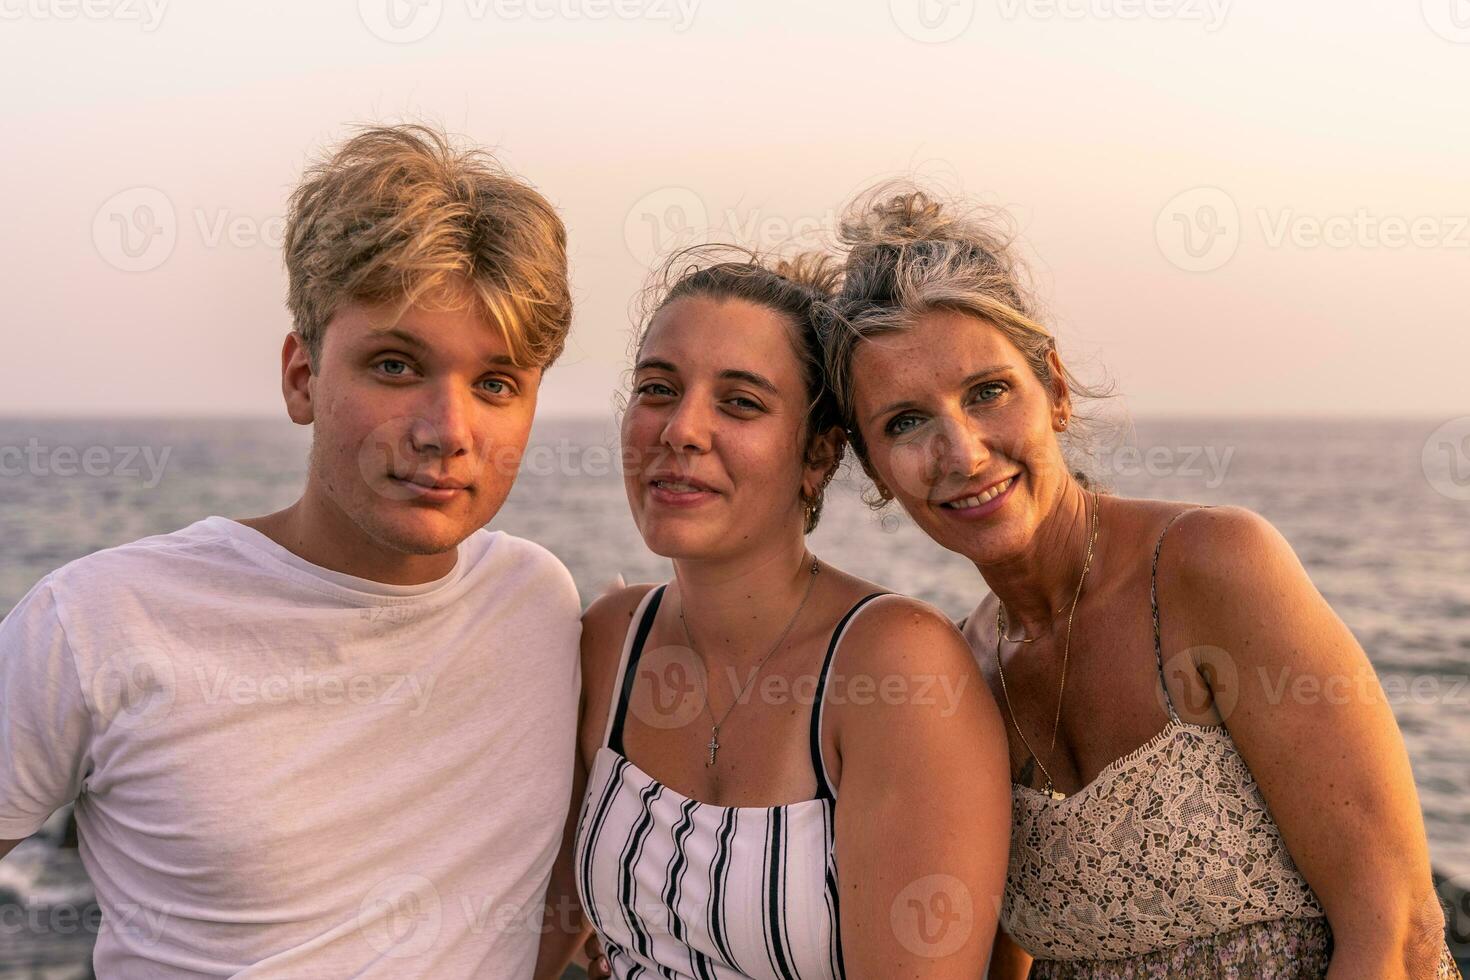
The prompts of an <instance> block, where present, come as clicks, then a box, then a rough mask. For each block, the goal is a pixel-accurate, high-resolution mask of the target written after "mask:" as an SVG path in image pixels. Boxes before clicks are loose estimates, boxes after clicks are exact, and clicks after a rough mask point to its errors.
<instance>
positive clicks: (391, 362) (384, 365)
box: [378, 358, 408, 378]
mask: <svg viewBox="0 0 1470 980" xmlns="http://www.w3.org/2000/svg"><path fill="white" fill-rule="evenodd" d="M378 369H379V370H380V371H382V372H383V373H384V374H386V375H388V376H389V377H392V378H401V377H403V376H404V375H405V374H407V373H408V362H407V361H400V360H398V359H397V358H388V359H387V360H382V361H379V362H378Z"/></svg>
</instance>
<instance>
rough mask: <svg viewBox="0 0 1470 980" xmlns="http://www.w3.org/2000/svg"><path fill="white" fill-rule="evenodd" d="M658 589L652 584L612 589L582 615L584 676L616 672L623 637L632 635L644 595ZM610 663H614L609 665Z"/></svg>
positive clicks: (596, 600)
mask: <svg viewBox="0 0 1470 980" xmlns="http://www.w3.org/2000/svg"><path fill="white" fill-rule="evenodd" d="M656 588H658V586H657V585H655V584H652V583H647V582H645V583H640V584H638V585H628V586H624V587H623V588H620V589H610V590H609V591H607V592H604V593H603V594H602V595H600V596H598V597H597V598H596V599H595V600H593V602H592V604H591V605H590V606H588V607H587V609H586V611H584V612H583V613H582V671H583V676H584V677H587V676H589V672H590V674H591V675H596V674H599V673H601V672H602V671H604V670H613V669H615V668H616V667H617V661H618V659H619V656H620V655H621V652H622V647H623V638H624V637H625V636H627V634H628V628H629V627H630V626H631V625H632V622H633V617H634V616H635V615H636V614H637V612H638V605H639V603H641V602H642V601H643V598H644V596H646V595H648V593H649V592H650V591H651V590H653V589H656ZM609 661H611V662H610V663H609Z"/></svg>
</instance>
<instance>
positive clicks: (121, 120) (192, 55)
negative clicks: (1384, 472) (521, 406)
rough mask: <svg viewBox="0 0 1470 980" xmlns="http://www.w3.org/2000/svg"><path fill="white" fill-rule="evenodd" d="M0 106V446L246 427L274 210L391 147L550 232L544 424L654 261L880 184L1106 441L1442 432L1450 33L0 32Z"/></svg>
mask: <svg viewBox="0 0 1470 980" xmlns="http://www.w3.org/2000/svg"><path fill="white" fill-rule="evenodd" d="M0 82H3V85H4V90H5V92H6V97H5V99H4V102H3V106H0V121H3V126H4V131H5V134H6V135H5V138H4V140H3V142H0V159H3V162H4V171H3V172H4V175H5V177H6V185H7V200H8V202H9V204H8V207H7V208H6V215H5V217H6V220H5V221H4V222H3V224H0V268H3V269H4V270H5V273H4V281H5V286H6V289H5V293H6V302H5V306H4V312H3V318H0V323H3V327H4V338H5V347H6V351H7V353H8V355H9V357H8V361H9V365H8V367H9V369H8V370H7V372H6V383H5V384H4V385H0V416H6V415H11V416H13V415H26V416H53V415H97V416H124V415H171V416H200V415H206V416H223V415H252V416H268V415H282V414H283V410H282V407H281V401H280V395H279V386H278V381H277V371H278V360H277V355H278V351H279V347H280V340H281V337H282V336H283V334H284V333H285V332H286V331H287V330H288V329H289V321H288V318H287V313H286V310H285V306H284V292H285V273H284V271H283V269H282V267H281V261H280V250H279V239H280V225H281V215H282V213H283V209H284V206H285V201H286V198H287V196H288V195H289V193H290V191H291V188H292V186H293V185H294V183H295V182H296V180H297V178H298V176H299V175H300V173H301V170H302V168H303V166H304V165H305V164H306V163H307V162H308V161H310V160H312V159H314V158H316V157H318V156H319V155H320V154H321V152H322V151H323V150H324V149H325V148H327V147H329V146H330V145H331V144H332V143H334V142H336V141H337V140H339V139H341V138H342V137H344V136H345V135H347V134H348V133H349V132H350V129H349V127H350V125H351V124H353V123H359V122H399V121H406V120H418V121H430V122H434V123H437V124H440V125H442V126H444V127H446V128H447V129H449V130H450V131H452V132H454V133H457V134H460V135H462V136H464V137H465V138H467V139H469V140H472V141H475V142H478V143H481V144H484V145H487V146H491V147H494V148H495V149H496V150H497V152H498V153H499V155H500V156H501V158H502V160H503V161H504V162H505V163H506V164H507V165H509V166H510V167H511V168H512V169H514V170H515V171H517V172H518V173H520V174H521V175H523V176H524V177H526V178H527V179H529V180H530V181H531V182H532V183H534V184H535V185H536V186H537V187H538V188H539V189H541V190H542V191H543V192H544V193H545V194H546V195H547V196H548V197H549V198H550V199H551V200H552V202H553V203H555V204H556V205H557V206H558V207H559V208H560V210H561V211H562V213H563V215H564V216H565V219H566V222H567V225H568V229H569V235H570V240H571V263H572V276H573V281H574V289H575V296H576V301H577V314H576V320H575V325H574V328H573V333H572V336H571V340H570V342H569V344H568V347H567V352H566V354H565V356H564V357H563V359H562V360H561V361H560V362H559V363H558V364H557V365H556V366H555V367H553V368H552V369H551V371H550V373H549V374H548V376H547V378H546V381H545V384H544V386H543V389H542V395H541V413H542V414H543V416H546V417H552V416H571V415H606V414H607V413H608V412H609V410H610V406H611V403H612V397H613V394H614V392H615V390H616V388H617V386H618V384H619V382H620V376H621V374H622V371H623V369H624V368H625V366H626V363H625V358H626V355H627V345H628V338H629V330H630V320H629V303H630V300H631V299H632V297H633V296H634V294H635V292H636V291H637V290H638V289H639V287H640V284H641V283H642V281H643V277H644V275H645V272H646V270H647V267H648V263H649V261H650V259H651V257H652V256H653V254H654V253H655V252H656V251H657V249H658V248H660V247H662V246H665V245H667V244H669V243H670V242H673V241H676V240H678V239H679V236H681V235H683V236H689V237H698V238H705V239H709V240H726V241H728V240H736V241H741V242H744V243H746V244H761V245H771V244H776V243H777V242H779V241H780V240H781V239H782V238H784V237H786V236H788V235H790V234H792V233H801V232H806V231H810V230H811V229H814V228H819V227H825V226H830V224H831V222H832V220H833V216H834V214H835V213H836V211H837V209H838V208H840V206H841V205H842V203H843V202H844V201H845V200H846V199H847V198H849V197H850V196H851V195H852V194H853V193H854V192H855V191H857V190H859V189H861V188H863V187H864V186H866V185H869V184H871V183H872V182H874V181H876V180H878V179H882V178H886V177H894V176H901V175H905V174H917V175H919V176H920V177H921V178H923V179H926V180H929V181H931V182H936V183H938V184H940V185H941V186H943V187H944V188H946V189H948V190H949V191H951V192H954V191H958V192H961V193H963V194H966V195H969V196H970V197H972V198H975V199H977V200H980V201H983V202H986V203H989V204H996V205H1002V206H1005V207H1007V208H1009V209H1010V210H1011V211H1012V213H1013V214H1014V216H1015V220H1016V223H1017V225H1018V227H1019V229H1020V231H1021V234H1022V236H1023V238H1024V240H1025V241H1026V243H1027V247H1028V250H1029V252H1030V253H1031V254H1032V255H1033V256H1034V268H1035V271H1036V273H1037V275H1038V280H1039V284H1040V287H1041V293H1042V296H1043V298H1044V299H1045V301H1046V303H1047V305H1048V307H1049V310H1050V313H1051V322H1052V323H1053V325H1054V326H1055V328H1056V330H1057V331H1058V333H1059V335H1060V338H1061V345H1062V351H1063V354H1064V356H1068V357H1069V358H1070V359H1071V360H1072V361H1073V362H1074V363H1075V364H1077V365H1078V366H1079V367H1080V368H1081V369H1082V373H1083V374H1084V375H1086V376H1089V377H1096V376H1097V373H1098V372H1099V371H1100V370H1106V372H1107V374H1108V375H1109V376H1110V377H1112V378H1113V379H1114V380H1115V381H1116V382H1117V385H1118V387H1119V389H1120V390H1121V391H1122V393H1123V394H1124V396H1125V399H1126V404H1127V407H1128V409H1129V410H1130V411H1132V412H1134V413H1137V414H1149V415H1282V414H1285V415H1352V416H1362V415H1373V416H1383V415H1387V416H1403V415H1419V416H1435V415H1439V416H1449V415H1459V414H1463V413H1464V412H1465V411H1467V410H1470V398H1467V387H1470V386H1467V368H1470V316H1467V313H1466V302H1465V298H1466V292H1467V286H1470V179H1467V174H1470V111H1467V109H1466V97H1467V93H1470V2H1467V0H1354V2H1350V3H1342V2H1329V0H1292V2H1290V3H1284V2H1282V0H847V2H838V0H829V2H809V3H802V2H794V0H783V2H776V0H770V2H767V0H761V2H754V0H336V2H332V3H299V4H293V3H264V4H262V3H243V2H209V3H206V2H202V0H86V3H83V2H82V0H0Z"/></svg>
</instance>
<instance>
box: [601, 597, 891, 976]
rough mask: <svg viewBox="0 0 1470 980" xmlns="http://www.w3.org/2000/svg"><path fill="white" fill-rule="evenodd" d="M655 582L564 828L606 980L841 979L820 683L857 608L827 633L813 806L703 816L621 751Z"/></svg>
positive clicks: (832, 804)
mask: <svg viewBox="0 0 1470 980" xmlns="http://www.w3.org/2000/svg"><path fill="white" fill-rule="evenodd" d="M665 588H666V586H659V587H658V588H656V589H653V590H650V592H649V593H648V595H647V596H645V597H644V598H643V601H642V603H640V604H639V606H638V611H637V613H635V615H634V617H633V623H634V624H635V625H634V626H633V627H632V628H630V629H629V631H628V638H627V640H626V641H625V643H624V646H623V657H622V663H621V665H620V667H619V675H618V676H619V680H618V684H617V685H616V687H615V688H614V690H615V691H616V692H617V699H616V702H615V704H614V706H613V710H612V711H611V712H609V717H608V727H607V735H606V737H605V738H604V739H603V744H602V746H601V747H600V748H599V749H598V750H597V757H596V759H595V761H594V763H593V766H592V771H591V773H590V774H589V776H588V780H587V795H586V797H585V799H584V800H583V801H582V811H581V816H580V818H579V820H578V822H577V838H576V868H577V889H578V893H579V895H580V897H581V900H582V908H583V909H584V910H585V911H586V913H587V915H588V917H589V919H590V920H591V922H592V924H593V926H594V927H595V928H596V929H597V933H598V935H599V937H600V938H601V940H602V945H603V949H604V950H605V951H606V954H607V959H608V963H609V964H610V966H611V967H612V975H613V977H614V978H616V980H632V978H641V977H647V978H650V980H653V978H657V977H663V978H666V980H737V978H752V980H778V978H779V980H785V978H792V980H795V978H801V980H836V978H839V977H843V976H844V974H843V970H842V947H841V938H840V936H839V934H838V910H837V868H836V862H835V860H834V858H833V840H834V832H833V816H834V811H835V808H836V798H835V796H834V795H833V792H832V789H831V784H830V781H829V779H828V775H827V769H826V766H825V765H824V764H823V761H822V752H821V739H820V738H819V732H820V730H821V710H822V709H821V705H822V701H823V699H822V694H823V692H824V690H825V688H826V684H827V675H828V672H829V670H830V668H831V665H832V658H833V654H834V653H835V652H836V650H837V646H838V643H839V641H840V640H841V638H842V635H843V633H844V631H845V630H846V628H847V626H848V624H849V623H850V621H851V620H852V617H853V615H854V614H855V613H856V612H857V611H858V609H860V608H861V607H862V606H863V605H864V604H865V603H867V602H868V601H869V600H871V599H873V598H875V597H876V595H882V594H884V593H876V594H875V595H870V596H867V597H866V598H864V599H863V600H862V601H860V602H858V603H857V604H856V605H855V606H853V608H852V609H850V610H848V612H847V614H846V615H845V616H843V618H842V620H841V622H839V623H838V625H837V628H836V629H835V630H834V631H833V634H832V640H831V642H830V643H829V644H828V647H827V653H826V656H825V658H824V659H823V662H822V668H821V673H820V674H819V675H818V679H817V687H816V697H815V700H814V701H813V705H814V710H813V711H812V719H811V725H810V743H811V753H812V767H813V770H814V771H815V772H816V776H817V796H816V798H815V799H811V800H804V801H802V802H800V803H791V804H787V805H785V806H734V807H730V806H716V805H714V804H711V803H701V802H699V801H698V800H691V799H689V798H688V797H686V796H682V795H680V794H679V793H676V792H675V791H674V790H672V789H670V788H669V787H667V786H665V785H663V784H662V783H660V782H659V781H658V780H656V779H654V778H653V777H652V776H649V775H648V774H647V773H646V772H644V771H643V770H641V769H639V768H638V767H637V766H636V765H634V764H633V763H632V762H631V761H629V759H628V757H627V756H626V755H625V754H624V752H623V722H624V719H625V717H626V714H627V710H628V702H629V698H630V695H631V693H632V690H633V679H634V678H635V677H636V675H637V666H638V657H639V654H641V653H642V650H643V644H644V641H645V640H646V639H647V638H648V634H649V631H650V630H651V629H652V627H653V620H654V616H655V615H656V614H657V612H658V606H659V602H660V601H661V600H662V598H663V594H664V589H665Z"/></svg>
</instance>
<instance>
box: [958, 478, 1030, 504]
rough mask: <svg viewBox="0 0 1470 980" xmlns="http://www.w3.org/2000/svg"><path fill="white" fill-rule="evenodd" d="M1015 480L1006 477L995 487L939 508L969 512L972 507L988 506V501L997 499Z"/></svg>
mask: <svg viewBox="0 0 1470 980" xmlns="http://www.w3.org/2000/svg"><path fill="white" fill-rule="evenodd" d="M1017 479H1018V477H1015V476H1012V477H1007V478H1006V479H1004V480H1002V481H1000V482H999V483H997V484H996V485H995V486H993V487H991V488H990V489H988V490H986V491H984V492H983V493H977V494H972V495H971V496H968V497H960V498H959V499H958V500H949V501H946V502H945V503H942V504H940V505H939V506H941V507H948V508H950V509H951V510H969V509H970V508H972V507H979V506H981V505H982V504H988V503H990V501H992V500H994V499H995V498H996V497H999V496H1000V495H1001V494H1003V493H1005V492H1006V491H1007V490H1009V489H1010V488H1011V484H1013V483H1015V482H1016V480H1017Z"/></svg>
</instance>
